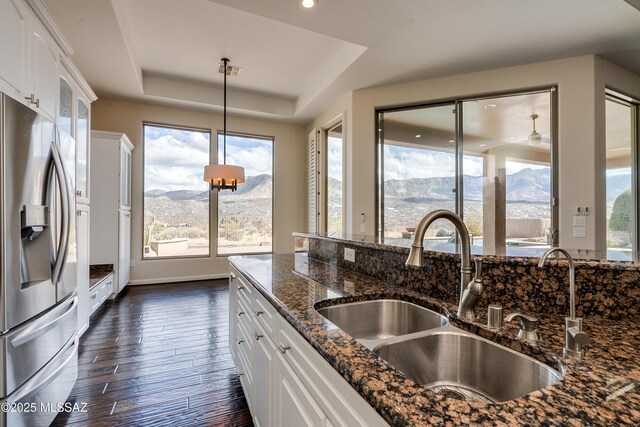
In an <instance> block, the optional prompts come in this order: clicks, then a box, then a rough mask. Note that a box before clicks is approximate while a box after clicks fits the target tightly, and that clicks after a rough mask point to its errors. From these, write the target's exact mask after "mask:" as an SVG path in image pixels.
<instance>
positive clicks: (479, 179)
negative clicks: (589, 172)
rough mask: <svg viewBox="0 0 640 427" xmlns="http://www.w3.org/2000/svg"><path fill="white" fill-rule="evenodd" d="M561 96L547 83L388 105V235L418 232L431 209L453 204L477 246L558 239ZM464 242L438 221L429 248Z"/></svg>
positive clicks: (381, 201)
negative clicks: (557, 102)
mask: <svg viewBox="0 0 640 427" xmlns="http://www.w3.org/2000/svg"><path fill="white" fill-rule="evenodd" d="M553 97H554V91H553V90H543V91H540V92H533V93H523V94H513V95H505V96H499V97H491V98H481V99H473V100H458V101H455V102H449V103H441V104H434V105H426V106H418V107H410V108H402V109H396V110H388V111H382V112H380V113H379V115H378V125H379V126H378V129H379V138H378V143H379V147H378V150H377V153H378V154H377V155H378V179H377V181H378V233H379V235H381V236H382V237H385V238H387V239H412V238H413V232H414V231H415V228H414V227H416V225H417V224H418V222H419V221H420V219H421V218H422V217H423V216H424V215H426V214H427V213H429V212H431V211H433V210H435V209H448V210H451V211H454V212H456V213H458V214H459V215H461V216H462V217H463V219H464V221H465V224H466V225H467V228H468V229H469V232H470V235H471V240H472V242H471V243H472V246H473V251H474V252H475V253H480V254H482V253H484V254H504V253H506V252H507V248H510V250H509V253H512V254H514V255H515V254H517V253H522V254H524V251H526V250H529V249H533V250H536V249H538V250H539V249H540V248H544V247H549V245H550V244H551V242H552V240H553V238H554V236H555V235H554V233H553V231H554V230H555V228H554V225H555V220H554V209H553V206H552V198H553V195H554V191H553V185H552V184H553V181H552V155H553V149H552V147H553V146H552V140H553V138H552V106H553V102H552V101H553ZM534 120H535V124H534ZM534 126H535V131H534ZM455 241H456V239H455V230H454V228H453V225H452V224H450V223H449V222H447V221H442V220H439V221H437V222H436V223H434V224H433V225H432V226H431V227H429V230H427V234H426V238H425V247H426V248H429V249H436V250H448V249H449V248H450V247H452V243H454V242H455Z"/></svg>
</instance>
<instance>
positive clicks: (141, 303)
mask: <svg viewBox="0 0 640 427" xmlns="http://www.w3.org/2000/svg"><path fill="white" fill-rule="evenodd" d="M125 292H126V293H125V294H124V295H123V296H121V297H119V298H118V299H117V300H116V301H115V302H109V301H107V302H106V303H105V304H104V306H103V307H101V308H100V309H99V310H98V311H97V312H96V313H95V314H94V315H93V316H92V317H91V325H90V327H89V330H88V331H87V332H85V334H84V335H83V336H82V338H81V340H80V350H79V361H78V369H79V372H78V380H77V382H76V384H75V387H74V388H73V391H72V392H71V396H70V397H69V400H68V402H74V403H81V402H86V403H87V406H86V411H87V412H72V413H68V414H67V413H60V414H59V415H58V416H57V418H56V419H55V420H54V422H53V424H52V426H78V427H79V426H91V427H98V426H173V427H178V426H213V425H229V426H250V425H252V422H251V415H250V413H249V410H248V408H247V402H246V400H245V398H244V395H243V393H242V388H241V387H240V381H239V380H238V376H237V372H236V369H235V367H234V365H233V362H232V361H231V355H230V353H229V348H228V339H229V315H228V313H229V291H228V283H227V281H226V280H221V281H220V280H219V281H203V282H192V283H177V284H170V285H150V286H132V287H129V288H128V290H126V291H125Z"/></svg>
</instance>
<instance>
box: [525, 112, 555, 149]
mask: <svg viewBox="0 0 640 427" xmlns="http://www.w3.org/2000/svg"><path fill="white" fill-rule="evenodd" d="M529 118H530V119H531V121H532V123H533V130H532V131H531V133H530V134H529V137H528V138H527V143H528V144H529V145H540V144H550V143H551V140H550V139H549V138H543V137H542V134H541V133H540V132H538V131H537V130H536V119H537V118H538V115H537V114H535V113H533V114H532V115H530V116H529Z"/></svg>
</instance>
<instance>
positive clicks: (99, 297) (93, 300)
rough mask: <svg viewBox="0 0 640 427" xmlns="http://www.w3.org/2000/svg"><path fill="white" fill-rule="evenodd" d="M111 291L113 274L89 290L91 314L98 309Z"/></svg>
mask: <svg viewBox="0 0 640 427" xmlns="http://www.w3.org/2000/svg"><path fill="white" fill-rule="evenodd" d="M112 290H113V274H110V275H109V276H107V277H106V278H104V279H102V281H101V282H100V283H98V284H97V285H96V286H94V287H93V288H91V290H90V291H89V304H90V305H91V313H92V314H93V312H94V311H96V310H97V309H98V307H100V306H101V305H102V303H103V302H105V301H106V300H107V298H109V296H110V295H111V291H112Z"/></svg>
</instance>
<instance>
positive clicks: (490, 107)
mask: <svg viewBox="0 0 640 427" xmlns="http://www.w3.org/2000/svg"><path fill="white" fill-rule="evenodd" d="M482 108H484V109H485V110H493V109H494V108H496V104H487V105H485V106H484V107H482Z"/></svg>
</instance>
